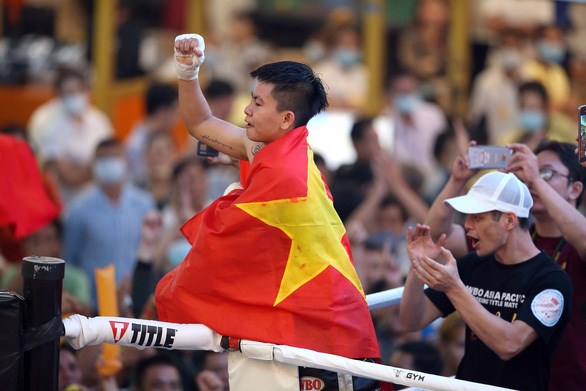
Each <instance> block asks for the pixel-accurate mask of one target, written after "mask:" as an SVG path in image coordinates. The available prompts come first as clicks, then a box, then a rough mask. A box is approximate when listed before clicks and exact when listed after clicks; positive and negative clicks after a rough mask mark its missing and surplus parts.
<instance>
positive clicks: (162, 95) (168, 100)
mask: <svg viewBox="0 0 586 391" xmlns="http://www.w3.org/2000/svg"><path fill="white" fill-rule="evenodd" d="M177 99H178V95H177V89H176V88H175V87H173V86H172V85H170V84H160V83H155V84H151V85H150V86H149V88H148V89H147V92H146V96H145V105H146V107H145V109H146V113H147V114H153V113H155V112H156V111H157V110H158V109H160V108H166V107H169V106H171V105H173V104H174V103H175V102H177Z"/></svg>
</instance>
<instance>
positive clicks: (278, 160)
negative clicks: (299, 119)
mask: <svg viewBox="0 0 586 391" xmlns="http://www.w3.org/2000/svg"><path fill="white" fill-rule="evenodd" d="M306 138H307V129H306V128H305V127H301V128H297V129H294V130H292V131H291V132H289V133H288V134H287V135H285V136H284V137H281V138H280V139H278V140H276V141H274V142H272V143H270V144H269V145H267V146H266V147H264V148H263V149H262V150H260V152H259V153H258V154H257V155H256V156H255V158H254V162H253V164H252V167H251V168H250V173H249V174H248V179H249V181H248V186H246V187H245V188H244V189H243V190H235V191H233V192H231V193H230V194H228V195H226V196H223V197H220V198H219V199H217V200H216V201H215V202H214V203H212V204H211V205H210V206H209V207H208V208H206V209H205V210H203V211H202V212H200V213H199V214H197V215H196V216H195V217H194V218H192V219H191V220H189V221H188V222H187V223H185V225H184V226H183V227H182V228H181V230H182V232H183V234H184V235H185V236H186V237H187V239H188V240H189V241H190V243H192V245H193V246H192V248H191V251H190V252H189V254H188V255H187V257H186V258H185V260H184V261H183V262H182V263H181V264H180V265H179V266H178V267H177V268H175V269H174V270H172V271H171V272H170V273H168V274H167V275H166V276H165V277H163V279H162V280H161V281H160V282H159V284H158V286H157V291H156V302H157V310H158V313H159V316H160V319H161V320H165V321H171V322H178V323H202V324H205V325H207V326H208V327H210V328H212V329H213V330H215V331H216V332H218V333H220V334H222V335H225V336H230V337H236V338H244V339H249V340H256V341H260V342H268V343H275V344H284V345H290V346H297V347H301V348H307V349H312V350H316V351H321V352H325V353H332V354H337V355H341V356H345V357H350V358H365V357H373V358H375V357H379V356H380V353H379V349H378V342H377V340H376V335H375V332H374V327H373V325H372V321H371V317H370V313H369V311H368V307H367V304H366V300H365V297H364V292H363V290H362V286H361V284H360V281H359V280H358V276H357V274H356V271H355V269H354V266H353V261H352V255H351V251H350V245H349V242H348V238H347V236H346V232H345V230H344V226H343V225H342V222H341V220H340V218H339V217H338V215H337V214H336V212H335V210H334V208H333V203H332V199H331V195H330V192H329V190H328V188H327V186H326V185H325V183H324V181H323V179H322V177H321V174H320V173H319V171H318V169H317V167H316V165H315V164H314V162H313V153H312V151H311V149H310V148H309V146H308V144H307V140H306Z"/></svg>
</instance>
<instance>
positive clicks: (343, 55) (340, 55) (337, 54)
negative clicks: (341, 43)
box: [332, 49, 360, 68]
mask: <svg viewBox="0 0 586 391" xmlns="http://www.w3.org/2000/svg"><path fill="white" fill-rule="evenodd" d="M332 56H333V58H334V61H336V62H337V63H338V64H340V65H341V66H342V67H343V68H349V67H351V66H354V65H357V64H359V63H360V54H359V53H358V51H356V50H349V49H336V50H335V51H334V53H333V54H332Z"/></svg>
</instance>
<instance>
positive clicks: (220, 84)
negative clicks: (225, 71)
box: [203, 79, 236, 99]
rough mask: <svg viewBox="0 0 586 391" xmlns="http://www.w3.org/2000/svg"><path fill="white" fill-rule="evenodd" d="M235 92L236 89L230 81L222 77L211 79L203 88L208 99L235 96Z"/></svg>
mask: <svg viewBox="0 0 586 391" xmlns="http://www.w3.org/2000/svg"><path fill="white" fill-rule="evenodd" d="M235 93H236V90H235V89H234V86H233V85H232V84H231V83H230V82H228V81H226V80H220V79H213V80H211V81H210V82H209V83H208V85H207V86H206V88H205V89H204V90H203V94H204V96H205V97H206V99H217V98H225V97H227V96H233V95H234V94H235Z"/></svg>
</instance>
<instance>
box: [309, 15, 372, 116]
mask: <svg viewBox="0 0 586 391" xmlns="http://www.w3.org/2000/svg"><path fill="white" fill-rule="evenodd" d="M332 33H333V34H332V35H331V38H330V39H331V41H332V42H330V43H329V48H328V49H329V50H328V52H327V55H326V57H325V58H324V59H323V60H322V61H320V62H318V63H317V64H316V66H315V71H316V72H317V73H318V74H320V75H321V76H322V77H323V80H324V83H325V84H326V86H327V88H328V89H327V91H328V99H329V100H330V106H331V108H332V109H336V108H338V109H351V110H359V109H361V108H362V107H363V106H364V104H365V103H366V93H367V87H368V86H367V78H368V70H367V68H366V67H365V66H364V64H363V63H362V50H361V45H360V35H359V34H358V30H357V28H356V27H355V26H354V25H352V24H346V25H343V26H340V27H338V28H337V30H336V31H333V32H332Z"/></svg>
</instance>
